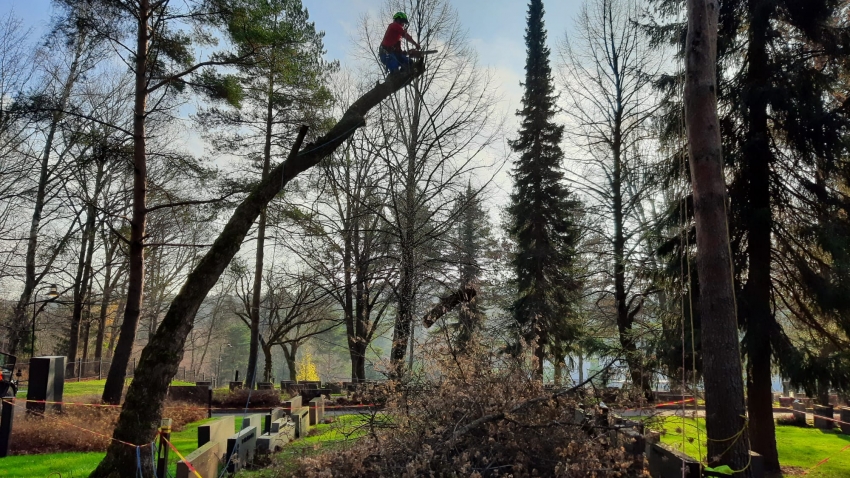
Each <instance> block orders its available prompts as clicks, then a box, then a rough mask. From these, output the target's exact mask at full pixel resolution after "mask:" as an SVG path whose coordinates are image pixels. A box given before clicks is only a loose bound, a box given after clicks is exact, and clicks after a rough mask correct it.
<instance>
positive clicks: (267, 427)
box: [263, 408, 288, 433]
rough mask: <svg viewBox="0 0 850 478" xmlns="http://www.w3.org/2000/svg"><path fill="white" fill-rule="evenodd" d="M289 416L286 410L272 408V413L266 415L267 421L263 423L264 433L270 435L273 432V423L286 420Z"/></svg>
mask: <svg viewBox="0 0 850 478" xmlns="http://www.w3.org/2000/svg"><path fill="white" fill-rule="evenodd" d="M287 415H288V413H286V410H284V409H282V408H272V410H271V412H269V413H268V414H267V415H266V421H265V422H263V433H269V432H270V431H271V425H272V422H274V421H276V420H279V419H281V418H284V417H286V416H287Z"/></svg>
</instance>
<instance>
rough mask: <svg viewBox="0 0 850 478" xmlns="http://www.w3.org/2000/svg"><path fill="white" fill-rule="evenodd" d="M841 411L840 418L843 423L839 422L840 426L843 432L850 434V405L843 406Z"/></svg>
mask: <svg viewBox="0 0 850 478" xmlns="http://www.w3.org/2000/svg"><path fill="white" fill-rule="evenodd" d="M839 413H840V416H839V420H841V422H842V423H839V424H838V426H839V427H841V433H843V434H845V435H850V407H841V409H839Z"/></svg>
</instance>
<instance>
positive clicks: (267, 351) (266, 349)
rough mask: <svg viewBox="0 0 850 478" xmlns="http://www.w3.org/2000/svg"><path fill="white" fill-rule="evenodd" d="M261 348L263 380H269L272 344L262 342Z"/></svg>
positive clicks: (270, 378) (271, 363)
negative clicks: (263, 362) (263, 360)
mask: <svg viewBox="0 0 850 478" xmlns="http://www.w3.org/2000/svg"><path fill="white" fill-rule="evenodd" d="M262 346H263V347H262V348H263V358H264V359H265V364H264V367H263V381H264V382H271V381H272V367H273V362H272V346H271V345H268V344H265V343H264V344H262Z"/></svg>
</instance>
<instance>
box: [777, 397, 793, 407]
mask: <svg viewBox="0 0 850 478" xmlns="http://www.w3.org/2000/svg"><path fill="white" fill-rule="evenodd" d="M792 403H794V399H793V398H791V397H779V406H780V407H784V408H790V407H791V404H792Z"/></svg>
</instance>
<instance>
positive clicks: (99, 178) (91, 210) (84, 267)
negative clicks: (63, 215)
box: [68, 161, 105, 377]
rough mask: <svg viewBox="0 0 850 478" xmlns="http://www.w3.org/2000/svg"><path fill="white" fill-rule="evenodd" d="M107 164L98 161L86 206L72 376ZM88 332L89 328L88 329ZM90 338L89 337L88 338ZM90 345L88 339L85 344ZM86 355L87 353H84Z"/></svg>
mask: <svg viewBox="0 0 850 478" xmlns="http://www.w3.org/2000/svg"><path fill="white" fill-rule="evenodd" d="M104 167H105V164H104V162H103V161H98V167H97V175H96V177H95V187H94V194H92V197H91V198H89V200H90V203H89V205H88V207H87V208H86V209H87V210H86V225H85V227H84V228H83V237H82V241H81V244H80V261H79V264H78V266H77V267H78V269H77V280H76V283H75V284H74V309H73V312H72V313H71V334H70V337H69V340H68V369H69V372H70V376H72V377H73V376H74V367H75V366H76V365H75V364H76V362H77V353H78V350H79V341H80V324H81V321H82V319H83V307H84V306H85V305H86V303H87V302H89V298H90V295H89V291H90V287H89V282H90V281H91V276H92V265H91V263H92V259H93V258H94V244H95V229H96V227H95V223H96V219H97V208H96V206H95V201H97V197H98V196H99V195H100V188H101V186H102V183H103V174H104ZM86 330H87V333H88V328H87V329H86ZM87 340H88V338H87ZM84 346H86V347H88V341H86V343H85V344H84ZM83 355H86V353H83Z"/></svg>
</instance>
